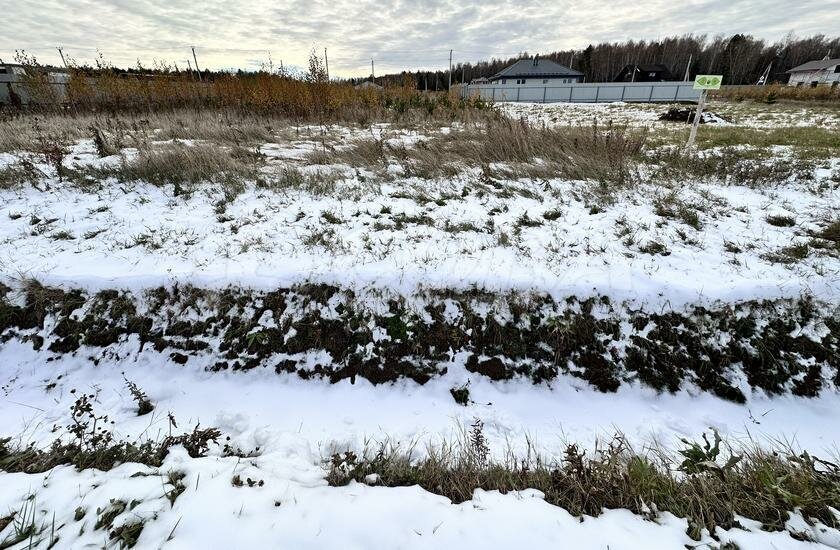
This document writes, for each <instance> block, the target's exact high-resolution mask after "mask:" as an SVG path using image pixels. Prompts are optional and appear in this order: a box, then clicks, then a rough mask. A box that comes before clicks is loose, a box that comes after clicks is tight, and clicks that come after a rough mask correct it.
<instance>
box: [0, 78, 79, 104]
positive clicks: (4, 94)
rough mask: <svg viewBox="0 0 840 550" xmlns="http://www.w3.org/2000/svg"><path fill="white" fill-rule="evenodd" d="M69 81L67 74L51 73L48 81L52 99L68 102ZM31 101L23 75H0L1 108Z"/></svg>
mask: <svg viewBox="0 0 840 550" xmlns="http://www.w3.org/2000/svg"><path fill="white" fill-rule="evenodd" d="M69 80H70V77H69V75H67V74H64V73H50V75H49V80H48V81H49V83H50V86H51V87H52V95H51V97H54V98H55V99H56V100H58V101H64V100H66V98H67V83H68V82H69ZM30 101H31V98H30V97H29V87H28V86H27V85H26V82H25V77H24V76H23V75H19V74H2V73H0V106H2V105H16V104H20V105H26V104H28V103H29V102H30Z"/></svg>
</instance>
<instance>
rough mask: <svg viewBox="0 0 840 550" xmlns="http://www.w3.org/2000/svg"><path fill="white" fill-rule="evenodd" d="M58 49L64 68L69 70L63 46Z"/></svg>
mask: <svg viewBox="0 0 840 550" xmlns="http://www.w3.org/2000/svg"><path fill="white" fill-rule="evenodd" d="M56 49H57V50H58V55H60V56H61V62H62V63H64V68H65V69H66V68H67V61H65V60H64V52H63V51H61V46H59V47H58V48H56Z"/></svg>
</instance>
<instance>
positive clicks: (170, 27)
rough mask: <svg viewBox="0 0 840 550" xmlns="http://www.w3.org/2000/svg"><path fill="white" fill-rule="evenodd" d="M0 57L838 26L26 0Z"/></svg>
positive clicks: (607, 10) (589, 4)
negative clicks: (17, 51)
mask: <svg viewBox="0 0 840 550" xmlns="http://www.w3.org/2000/svg"><path fill="white" fill-rule="evenodd" d="M6 4H7V5H6V6H5V7H4V10H3V16H4V32H3V35H2V37H0V57H2V58H3V59H10V58H12V57H13V51H14V49H20V48H25V49H27V50H28V51H30V52H32V53H34V54H36V55H38V56H39V59H41V60H42V61H44V62H52V63H56V62H57V52H56V51H55V49H54V47H55V46H56V45H64V47H65V51H66V52H67V53H68V54H70V55H72V56H73V57H75V58H76V59H78V60H80V61H82V62H84V61H91V60H92V59H93V57H94V55H95V50H96V49H97V48H98V49H99V50H101V51H102V52H103V54H104V55H105V57H106V58H107V59H109V60H110V61H112V62H113V63H115V64H117V65H126V64H132V65H133V64H134V63H135V62H136V60H137V59H138V58H139V59H141V60H142V61H143V62H144V63H147V64H148V63H151V61H152V59H160V60H168V61H176V62H179V63H181V62H183V61H184V60H185V59H187V58H188V57H189V56H190V52H189V46H190V45H195V46H196V47H197V50H198V54H199V62H200V63H201V64H202V66H210V67H243V68H252V67H254V66H258V65H259V64H260V63H262V61H261V60H264V61H266V62H267V61H268V55H269V53H268V52H271V56H272V58H273V60H274V62H275V64H279V61H280V60H283V62H284V64H286V65H300V66H303V65H305V64H306V58H307V55H308V53H309V51H310V50H311V49H312V48H313V47H317V48H319V51H320V49H321V48H324V47H327V48H329V52H330V68H331V71H332V73H333V74H340V75H344V76H350V75H363V74H367V72H368V71H369V70H370V69H369V67H370V59H371V57H373V58H375V59H377V62H376V63H377V72H384V71H393V70H400V69H403V68H420V67H423V68H444V67H445V66H446V64H447V60H448V50H449V49H450V48H451V49H454V50H455V60H456V61H458V60H478V59H484V58H488V57H491V56H494V55H495V56H508V55H513V54H516V53H518V52H521V51H530V52H537V51H551V50H556V49H563V48H572V47H575V48H583V47H585V46H586V45H587V44H589V43H595V42H600V41H620V40H626V39H655V38H658V37H664V36H668V35H673V34H683V33H689V32H693V33H694V34H707V35H709V36H713V35H715V34H731V33H735V32H746V33H751V34H754V35H756V36H759V37H763V38H768V39H771V40H775V39H780V38H781V37H782V36H783V35H784V34H786V33H787V32H790V31H793V32H795V33H796V34H799V35H807V34H813V33H825V34H832V33H836V32H837V31H836V23H837V21H840V2H838V1H837V0H830V1H825V0H821V1H818V0H803V1H797V2H790V1H789V0H784V1H783V0H752V1H749V2H746V1H743V0H691V1H684V2H679V1H674V0H637V1H635V2H632V3H628V2H626V1H624V2H614V1H607V0H598V1H596V0H580V1H576V2H571V1H567V0H556V1H552V2H548V1H545V0H541V1H537V0H523V1H521V2H516V3H513V2H500V1H496V2H490V1H486V0H472V1H470V0H462V1H461V2H456V1H455V0H394V1H393V2H388V3H382V2H376V1H373V0H356V1H349V0H283V1H280V2H277V1H270V0H252V1H249V2H231V1H226V0H207V1H204V2H195V1H190V2H187V1H186V0H110V1H103V0H63V1H56V0H43V1H35V0H24V1H19V2H12V1H8V2H6Z"/></svg>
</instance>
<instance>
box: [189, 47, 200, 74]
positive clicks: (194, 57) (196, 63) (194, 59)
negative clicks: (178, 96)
mask: <svg viewBox="0 0 840 550" xmlns="http://www.w3.org/2000/svg"><path fill="white" fill-rule="evenodd" d="M190 48H191V49H192V53H193V61H195V72H197V73H198V81H199V82H201V69H199V68H198V58H197V57H196V56H195V46H190Z"/></svg>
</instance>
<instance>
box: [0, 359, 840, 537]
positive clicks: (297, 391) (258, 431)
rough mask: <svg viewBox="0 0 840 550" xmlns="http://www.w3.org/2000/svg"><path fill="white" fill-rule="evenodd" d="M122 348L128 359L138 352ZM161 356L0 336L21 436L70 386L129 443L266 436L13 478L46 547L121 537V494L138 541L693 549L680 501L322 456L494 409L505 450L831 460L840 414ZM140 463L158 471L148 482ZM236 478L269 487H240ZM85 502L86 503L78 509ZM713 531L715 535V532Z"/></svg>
mask: <svg viewBox="0 0 840 550" xmlns="http://www.w3.org/2000/svg"><path fill="white" fill-rule="evenodd" d="M114 351H115V357H119V356H125V354H124V353H123V352H122V351H121V350H119V349H117V350H114ZM158 357H159V356H158V355H157V354H152V355H150V354H140V355H139V356H136V357H134V356H127V357H125V358H124V359H116V358H113V359H109V360H105V361H103V362H102V363H100V364H99V366H96V367H94V366H93V365H92V364H91V363H90V362H89V361H88V360H87V359H86V358H82V357H60V358H56V359H55V360H54V361H52V362H50V363H47V364H46V365H45V364H44V362H43V356H42V355H41V354H39V353H38V352H34V351H33V350H32V348H31V346H29V345H24V344H18V343H9V344H6V345H5V346H3V347H2V348H0V364H3V365H4V369H3V373H4V386H3V392H2V394H0V423H2V425H3V426H4V427H5V430H9V431H10V433H19V434H20V437H21V438H22V440H23V441H24V442H28V441H37V442H40V443H48V442H50V441H52V439H53V438H54V437H55V434H54V433H52V432H53V427H54V426H56V425H59V426H62V425H65V424H67V423H68V417H69V415H68V410H69V409H70V406H71V405H72V404H73V402H74V400H75V398H76V396H77V394H72V393H70V390H72V389H75V390H77V392H86V393H88V394H93V395H96V398H95V400H94V404H95V409H96V410H97V411H98V412H99V413H100V414H101V413H105V412H107V413H108V414H109V417H110V419H111V420H113V421H114V422H115V425H114V427H113V429H114V432H115V433H116V434H117V435H119V436H120V437H124V438H127V439H133V438H134V437H136V436H147V437H152V438H158V437H162V436H164V435H166V433H167V432H168V430H169V421H168V415H169V414H172V415H173V416H174V417H175V418H176V419H177V421H178V424H179V426H180V427H181V428H187V429H189V428H190V427H191V426H193V425H195V424H196V423H199V422H200V423H201V425H202V426H216V427H218V428H219V429H220V430H222V432H223V434H226V435H228V436H230V437H231V440H230V441H229V442H228V443H229V444H231V445H232V446H236V447H239V448H241V449H243V450H251V449H255V448H259V456H257V457H255V458H245V459H239V458H237V457H227V458H224V457H221V456H218V453H219V450H218V449H216V450H215V451H214V454H215V455H211V456H209V457H206V458H199V459H192V458H189V457H188V456H186V454H185V453H184V452H183V451H178V450H176V451H173V453H172V454H171V455H170V456H169V457H167V459H166V461H165V463H164V465H163V466H162V467H161V468H150V467H147V466H140V465H130V464H129V465H124V466H120V467H118V468H115V469H114V470H111V471H109V472H98V471H91V470H87V471H83V472H75V471H74V470H73V469H72V468H69V467H59V468H56V469H55V470H53V471H51V472H49V473H47V474H37V475H27V474H6V475H2V477H1V478H0V479H2V487H3V490H2V491H0V511H3V512H4V513H5V512H6V511H19V510H21V509H22V508H23V507H24V506H25V505H26V504H25V503H26V502H27V500H26V498H27V497H29V496H30V495H33V497H32V500H31V501H29V502H30V503H31V505H32V506H35V507H36V508H37V514H36V517H37V522H38V524H39V526H41V525H43V526H46V533H45V534H44V535H43V537H44V538H45V544H46V542H48V539H49V533H50V526H51V525H52V522H53V521H55V525H59V526H62V527H64V526H65V525H66V526H67V528H62V529H60V530H59V535H60V537H61V542H60V544H61V545H62V546H61V547H73V548H77V547H84V546H86V545H96V546H102V545H107V543H108V530H107V529H106V530H105V531H103V530H94V529H93V525H94V523H95V522H96V521H97V510H98V509H106V508H107V507H108V506H109V503H110V502H111V501H112V500H121V501H124V502H126V503H130V502H132V501H135V500H136V501H138V503H137V504H136V505H135V506H134V507H133V508H131V509H126V510H125V511H124V512H122V513H121V514H120V515H119V516H117V518H116V520H115V521H114V524H113V527H114V528H117V527H119V526H120V525H121V524H123V523H134V522H138V521H143V522H145V526H144V528H143V532H142V533H141V536H140V539H139V543H138V544H139V546H140V547H143V548H146V547H158V546H160V545H163V546H164V547H166V548H170V547H171V548H202V547H240V548H256V547H275V546H276V547H287V545H291V546H292V547H294V548H338V547H341V548H373V547H375V548H439V547H451V546H455V545H462V546H467V547H487V548H510V547H513V546H516V545H517V543H518V541H521V538H522V536H523V535H522V533H523V532H524V531H527V532H528V533H529V534H528V540H529V544H530V545H534V546H536V547H546V548H547V547H556V546H557V545H560V546H561V547H568V548H604V547H606V546H607V545H609V546H610V547H611V548H644V549H649V548H663V549H664V548H669V549H670V548H682V547H683V545H696V544H699V543H700V542H698V541H692V540H691V539H690V538H689V537H688V536H687V535H686V534H685V533H686V529H687V525H686V522H685V520H684V519H679V518H675V517H673V516H671V515H670V514H668V513H664V514H659V515H658V517H657V519H656V521H650V520H647V519H643V518H641V517H639V516H634V515H633V514H631V513H629V512H626V511H620V510H618V511H605V513H604V514H602V515H601V516H599V517H597V518H592V517H586V518H584V519H583V520H580V519H578V518H574V517H572V516H570V515H569V514H568V513H567V512H566V511H564V510H562V509H561V508H557V507H554V506H551V505H548V504H546V503H544V502H543V501H542V500H541V498H540V495H539V493H538V492H534V491H525V492H521V493H512V494H507V495H500V494H498V493H497V492H493V491H491V492H485V491H481V490H477V491H476V492H475V494H474V496H473V499H472V500H471V501H467V502H464V503H462V504H452V503H450V502H449V501H448V500H447V499H445V498H443V497H440V496H436V495H432V494H430V493H427V492H425V491H423V490H422V489H420V488H418V487H409V488H401V489H387V488H382V487H375V486H374V487H369V486H365V485H360V484H351V485H350V486H347V487H328V486H327V483H326V481H325V480H324V474H325V470H324V465H323V459H324V458H325V457H328V456H329V455H330V454H331V453H332V452H336V451H341V450H345V449H356V450H357V452H358V451H360V450H362V449H364V448H365V447H366V446H367V447H369V448H375V447H376V444H377V442H385V441H391V442H394V443H403V444H404V445H408V444H410V443H418V444H419V445H418V449H420V451H419V452H422V449H423V445H424V444H426V443H436V442H439V441H440V438H450V439H452V438H454V437H456V436H457V434H458V433H459V432H460V431H461V430H463V429H464V427H465V426H468V425H469V424H470V423H472V422H473V421H474V419H476V418H478V419H481V420H483V422H484V426H485V432H486V434H487V437H488V440H489V444H490V447H491V450H492V451H493V452H495V453H497V454H499V455H501V454H502V453H504V452H506V451H507V450H513V451H514V452H517V453H523V454H524V450H525V448H526V447H527V445H528V444H529V441H530V444H532V445H536V446H537V447H538V449H539V450H540V451H542V452H545V453H559V452H561V451H562V449H563V448H564V443H566V442H573V441H574V442H579V443H582V444H584V445H587V446H590V448H591V447H592V446H594V444H595V442H596V440H600V441H602V442H604V441H608V440H609V439H610V438H611V437H612V436H613V435H614V434H616V433H618V432H621V433H624V434H625V435H626V436H627V437H628V438H629V440H630V441H631V442H632V443H633V444H634V445H637V446H640V447H641V446H642V445H644V444H646V443H650V444H653V443H658V444H660V445H662V446H665V447H670V446H672V445H674V444H675V443H678V440H677V438H678V437H680V436H684V437H689V438H696V437H697V435H698V434H699V433H702V432H704V431H705V430H707V428H708V427H710V426H712V427H715V428H716V429H718V430H719V431H720V432H721V434H722V435H724V436H725V437H726V438H727V439H729V440H730V441H732V442H735V441H741V442H746V441H750V440H751V441H755V442H764V443H767V442H769V441H772V440H787V441H790V442H791V443H792V444H794V445H795V446H796V447H798V448H807V449H810V450H812V451H815V452H817V453H818V454H819V455H821V456H831V453H833V452H834V451H835V444H836V441H837V435H838V434H837V431H836V429H834V428H831V426H832V425H833V424H832V423H830V422H826V419H830V418H835V417H837V416H838V414H840V401H838V399H837V398H836V396H835V395H826V396H823V397H820V398H816V399H801V398H794V397H777V398H766V397H762V396H758V395H755V396H753V397H751V398H750V401H749V402H748V403H747V404H745V405H735V404H732V403H729V402H725V401H722V400H720V399H717V398H714V397H710V396H708V395H707V394H704V395H691V394H690V393H688V392H681V393H679V394H676V395H657V394H656V393H655V392H653V391H650V390H644V389H641V388H632V387H627V388H623V389H621V390H619V392H618V393H616V394H602V393H599V392H597V391H594V390H593V389H592V388H588V387H587V386H586V385H585V384H583V383H581V382H575V381H573V380H571V379H563V380H560V381H558V382H557V383H555V384H552V386H551V387H545V386H534V385H532V384H530V383H527V382H524V381H517V382H513V381H512V382H508V383H493V382H490V381H488V380H482V379H481V377H475V376H473V377H472V378H471V380H472V383H471V386H470V388H471V395H472V396H473V398H474V399H475V400H476V401H477V402H479V403H477V404H473V405H470V406H469V407H466V408H465V407H462V406H460V405H457V404H456V403H455V402H454V401H453V400H452V399H451V397H450V396H449V393H448V389H449V387H451V385H452V384H453V382H454V381H458V382H461V381H463V380H465V379H466V377H467V375H468V374H469V373H466V371H464V370H463V368H461V369H458V368H453V369H452V372H451V374H450V375H449V376H448V377H445V378H442V379H439V380H435V381H433V382H430V383H428V384H426V385H425V386H418V385H416V384H414V383H398V384H397V385H395V386H378V387H373V386H370V385H369V384H368V383H367V382H365V381H359V382H357V383H356V384H355V385H351V384H350V383H349V382H348V381H345V382H343V383H339V384H335V385H330V384H328V383H327V382H313V381H302V380H298V379H296V378H290V377H280V376H278V375H276V374H274V373H273V372H266V371H254V372H248V373H226V372H223V373H208V372H204V371H202V370H201V369H199V368H196V367H195V366H178V365H175V364H174V363H171V362H168V361H161V360H160V359H159V358H158ZM47 366H48V369H47ZM123 372H125V373H126V374H127V376H129V377H130V378H133V379H135V380H136V381H138V382H139V383H140V384H141V385H142V387H143V389H144V390H145V391H146V393H147V394H148V396H149V398H150V400H151V401H152V402H153V403H154V404H155V410H154V411H152V412H151V413H150V414H148V415H145V416H137V413H136V404H135V402H134V401H132V399H131V396H130V394H129V392H128V390H127V389H126V387H125V382H124V379H123V374H122V373H123ZM47 385H49V389H48V390H47V391H45V387H46V386H47ZM138 472H141V473H143V474H146V475H143V476H140V477H138V475H137V474H138ZM169 472H179V473H183V474H185V475H186V477H184V479H183V480H182V483H183V484H184V486H185V487H186V490H185V492H184V493H183V494H182V495H181V496H179V497H178V498H177V500H176V501H175V503H174V506H173V505H170V503H169V501H168V500H167V498H166V496H165V495H166V493H167V492H169V491H171V490H172V487H171V486H169V485H167V483H168V482H167V479H168V474H169ZM236 475H239V476H240V478H241V479H242V480H243V481H244V480H246V479H248V478H250V479H251V480H254V481H255V482H257V483H258V485H256V486H254V487H248V486H247V484H246V485H245V486H243V487H236V486H234V485H233V484H232V479H233V477H234V476H236ZM259 481H262V482H263V483H262V484H259ZM79 509H81V510H83V511H84V515H83V516H82V517H81V518H80V519H76V518H78V515H77V513H76V510H79ZM53 518H55V519H54V520H53ZM791 522H792V523H791V525H792V526H793V527H792V530H794V531H804V532H807V533H809V534H810V535H811V536H812V538H814V539H815V540H822V541H824V542H826V543H827V544H828V545H829V546H830V547H835V548H836V547H838V543H840V533H838V532H836V531H832V530H827V529H826V530H825V531H824V532H823V531H820V529H821V527H820V526H819V525H817V526H815V527H810V526H808V525H807V524H806V523H805V522H804V520H802V519H801V518H797V517H796V516H794V517H793V518H792V520H791ZM741 524H742V525H743V526H744V530H740V529H733V530H730V531H724V530H719V532H718V533H716V535H717V536H718V539H719V541H720V542H727V541H733V542H736V543H737V544H739V545H740V546H739V547H740V548H757V549H758V548H769V547H773V548H818V547H821V546H819V545H816V546H815V545H812V544H810V543H803V542H801V541H798V540H795V539H793V538H791V536H790V535H789V534H788V533H786V532H785V533H773V534H769V533H766V532H762V531H761V530H760V529H759V526H757V525H755V524H754V523H752V522H750V521H748V520H746V519H742V520H741ZM822 529H825V528H824V527H823V528H822ZM170 539H171V540H170ZM703 542H705V543H708V544H714V541H712V540H711V539H710V538H709V537H708V536H706V537H705V538H704V541H703ZM710 547H715V546H710Z"/></svg>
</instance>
